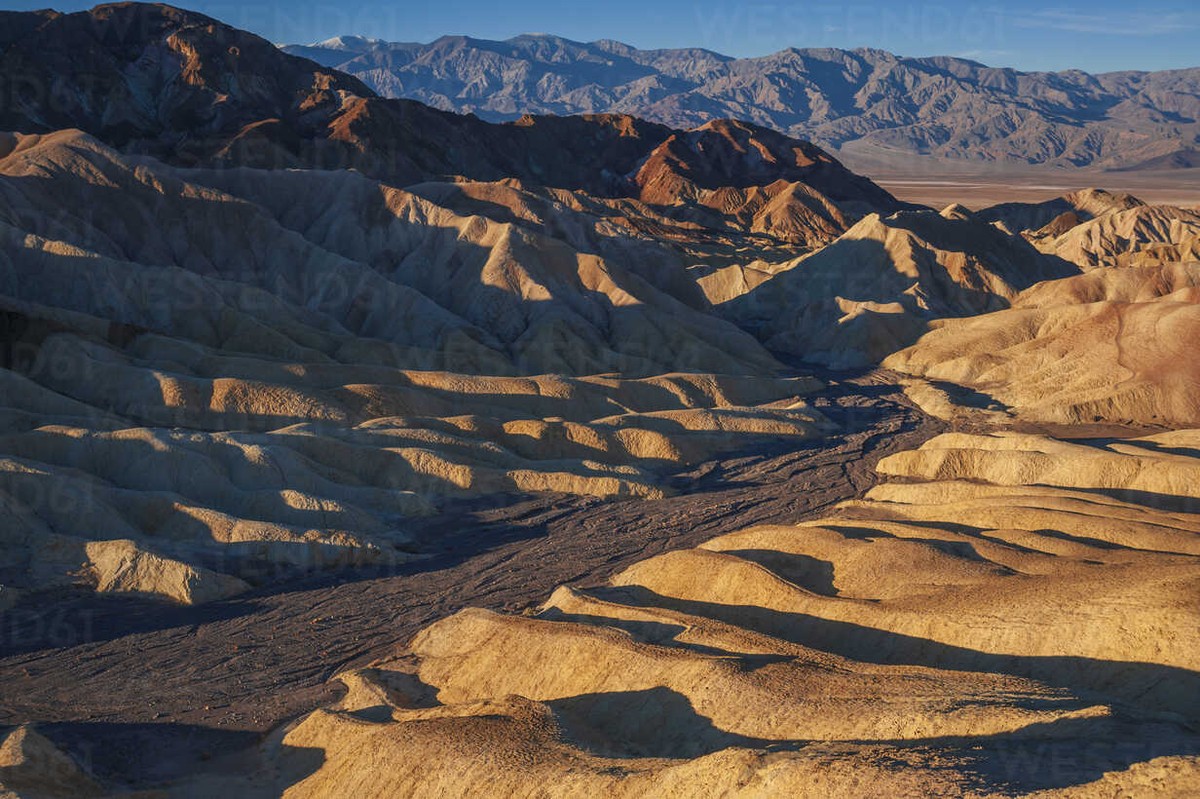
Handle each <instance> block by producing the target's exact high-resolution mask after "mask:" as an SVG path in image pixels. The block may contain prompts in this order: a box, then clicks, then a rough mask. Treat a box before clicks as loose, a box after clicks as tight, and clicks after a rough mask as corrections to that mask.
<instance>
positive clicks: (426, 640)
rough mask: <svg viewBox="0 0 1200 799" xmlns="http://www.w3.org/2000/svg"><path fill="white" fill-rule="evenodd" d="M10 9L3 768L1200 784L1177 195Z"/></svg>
mask: <svg viewBox="0 0 1200 799" xmlns="http://www.w3.org/2000/svg"><path fill="white" fill-rule="evenodd" d="M0 22H2V23H3V25H0V76H2V77H3V81H4V91H5V94H4V96H5V97H6V101H5V103H4V104H3V106H2V107H0V130H3V131H5V132H3V133H0V385H2V387H3V390H2V391H0V508H2V510H3V515H4V522H3V523H2V524H0V549H2V552H3V558H0V696H2V697H3V701H2V702H0V725H3V726H2V727H0V796H16V797H50V798H51V799H58V797H75V796H130V797H133V796H138V797H148V796H164V797H199V796H213V795H222V794H223V795H232V796H251V797H255V796H262V797H267V796H289V797H304V796H314V797H341V796H355V797H373V796H379V797H384V796H554V797H557V796H564V797H565V796H580V797H583V796H597V795H614V796H773V795H814V794H821V795H828V796H846V797H861V796H881V797H882V796H888V797H892V796H926V795H939V796H1013V795H1033V796H1047V797H1049V796H1056V797H1057V796H1061V797H1076V796H1077V797H1091V796H1096V797H1102V796H1103V797H1107V796H1150V795H1154V796H1189V795H1196V793H1197V792H1200V702H1198V697H1200V399H1198V397H1200V359H1197V357H1196V354H1195V345H1196V343H1197V342H1200V311H1198V309H1200V211H1197V210H1196V209H1195V208H1189V207H1183V206H1181V205H1172V204H1168V203H1163V202H1152V203H1148V202H1145V201H1143V200H1142V199H1139V198H1138V197H1137V196H1134V195H1133V194H1129V193H1125V192H1120V191H1104V190H1101V189H1085V190H1074V191H1064V192H1061V193H1060V194H1059V196H1036V197H1035V196H1025V197H1023V198H1020V199H1016V200H1013V199H1011V198H1010V199H1009V200H1008V201H1006V202H1003V203H999V204H982V203H978V202H973V201H972V202H970V203H969V204H959V203H950V204H946V205H945V206H944V207H940V208H930V207H927V206H925V205H921V204H919V203H917V202H914V201H911V200H913V199H915V198H913V197H908V198H905V197H897V196H894V195H893V194H892V193H889V191H887V190H885V189H884V188H881V187H880V185H878V184H876V183H874V182H873V181H871V180H870V179H868V178H866V177H863V176H860V175H857V174H855V173H853V172H851V171H850V170H849V169H847V168H846V167H844V166H843V165H842V164H841V163H840V162H839V161H838V160H837V159H836V158H834V157H833V156H831V155H830V154H829V153H827V152H826V151H824V150H822V149H821V148H819V147H817V146H815V145H813V144H811V143H808V142H804V141H800V140H797V139H793V138H789V137H788V136H787V135H785V134H783V133H780V132H778V131H775V130H771V129H769V128H765V127H760V126H758V125H754V124H751V123H749V122H741V121H735V120H724V119H717V120H710V121H707V122H704V123H703V124H701V125H699V126H697V127H694V128H690V129H674V128H671V127H668V126H666V125H662V124H656V123H650V122H645V121H642V120H639V119H636V118H634V117H630V116H623V115H620V114H603V115H586V116H575V117H553V116H533V115H525V116H521V117H519V118H517V119H515V120H513V121H511V122H505V123H490V122H485V121H483V120H480V119H478V118H476V117H474V116H460V115H456V114H453V113H449V112H445V111H439V110H436V109H433V108H430V107H427V106H424V105H422V104H420V103H418V102H415V101H411V100H399V99H388V98H385V97H380V96H378V95H377V94H376V93H375V92H374V91H372V90H371V89H370V88H368V87H367V85H365V84H364V83H362V82H361V81H359V80H358V79H357V78H355V77H352V76H350V75H347V74H343V73H341V72H338V71H336V70H334V69H331V68H328V67H325V66H321V65H320V64H318V63H315V62H313V61H308V60H306V59H304V58H300V57H297V56H294V55H289V54H288V53H286V52H284V51H283V50H281V49H279V48H277V47H275V46H273V45H271V44H270V43H268V42H266V41H265V40H263V39H261V38H259V37H257V36H255V35H253V34H250V33H247V32H244V31H240V30H237V29H235V28H231V27H229V26H226V25H224V24H222V23H220V22H217V21H216V20H213V19H210V18H208V17H205V16H203V15H200V14H196V13H193V12H189V11H183V10H180V9H175V8H171V7H168V6H161V5H142V4H130V3H123V4H117V5H108V6H98V7H97V8H95V9H92V10H91V11H85V12H78V13H71V14H59V13H57V12H50V11H43V12H29V13H18V12H0ZM39 89H40V91H39ZM967 199H969V198H964V201H966V200H967Z"/></svg>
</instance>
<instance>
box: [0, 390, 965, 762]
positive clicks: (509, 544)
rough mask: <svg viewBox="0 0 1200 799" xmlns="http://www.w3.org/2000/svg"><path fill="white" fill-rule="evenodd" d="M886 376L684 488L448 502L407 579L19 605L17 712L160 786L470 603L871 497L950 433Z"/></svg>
mask: <svg viewBox="0 0 1200 799" xmlns="http://www.w3.org/2000/svg"><path fill="white" fill-rule="evenodd" d="M884 380H885V378H884V377H883V376H879V375H875V376H867V377H864V378H862V379H860V380H857V381H854V383H846V384H842V385H840V386H835V387H833V388H832V389H831V390H830V391H828V392H826V393H825V394H824V395H823V396H822V397H821V398H820V399H817V400H815V401H814V404H816V405H818V406H819V407H821V408H822V410H823V411H825V412H826V413H827V414H828V415H829V416H830V417H831V418H833V419H834V420H835V421H837V422H838V423H839V424H841V425H842V427H843V430H845V432H844V433H842V434H840V435H837V436H834V437H832V438H831V439H825V440H820V441H813V442H808V443H806V444H805V445H804V446H803V447H802V448H799V449H794V448H793V449H790V450H788V451H777V452H774V453H765V454H757V455H753V456H745V457H739V458H730V459H725V460H721V461H713V462H710V463H706V464H703V465H702V466H700V467H699V468H697V469H695V470H693V471H692V472H691V473H689V474H687V475H680V476H678V477H676V478H674V481H675V483H676V487H677V488H679V489H680V490H682V491H686V492H687V493H683V494H681V495H679V496H675V497H672V498H668V499H664V500H658V501H638V500H629V501H615V502H614V501H608V502H604V501H599V500H588V499H581V498H578V497H539V498H536V499H531V500H522V501H517V502H512V501H509V503H508V504H500V505H495V504H494V503H495V502H496V501H495V500H493V506H492V507H488V506H487V505H485V504H477V505H476V506H474V507H466V506H464V507H459V508H457V509H455V510H452V511H448V512H446V513H444V514H442V515H440V516H438V517H436V518H433V519H431V520H428V521H427V522H425V523H424V526H423V529H422V531H421V532H422V535H423V536H425V537H427V538H428V540H430V541H431V542H440V544H441V546H440V549H439V551H437V554H436V555H435V556H434V557H433V558H432V559H430V560H427V561H423V562H420V563H416V564H410V565H408V566H405V567H402V568H401V569H399V570H397V571H394V572H392V573H390V574H373V575H361V574H360V575H354V576H353V578H352V579H351V578H348V577H347V576H345V575H342V576H341V577H329V576H323V577H319V578H313V579H310V580H306V581H303V582H293V583H291V584H289V585H287V586H286V587H285V588H284V589H282V590H281V589H280V588H278V587H276V588H275V589H274V590H272V591H263V592H260V593H258V594H255V595H251V596H248V597H241V598H238V599H236V600H232V601H226V602H219V603H214V604H210V605H204V606H200V607H195V608H164V607H163V606H162V605H161V604H156V603H154V604H152V603H147V602H142V601H137V600H129V599H120V598H111V597H95V596H92V595H90V594H89V595H85V596H80V595H76V596H63V597H59V598H57V599H56V600H54V601H46V600H44V599H43V600H40V601H39V602H38V603H37V605H36V607H19V608H17V609H16V611H14V612H13V613H10V614H9V616H8V617H7V622H6V623H5V625H4V629H3V630H0V697H3V699H2V700H0V724H15V723H20V722H26V721H35V722H39V723H40V724H41V725H42V726H41V729H42V730H43V731H44V732H46V733H47V734H49V735H50V737H52V738H54V739H56V740H57V741H58V742H59V743H60V744H62V745H65V746H67V747H68V748H69V749H71V750H72V751H73V752H74V753H75V754H76V756H77V757H79V758H80V759H82V760H83V761H85V763H86V764H88V765H90V766H91V767H92V768H93V769H95V770H96V771H97V773H98V774H100V775H102V776H108V777H112V778H119V779H125V780H129V781H131V782H132V781H134V777H135V775H136V778H137V779H136V782H138V783H140V784H147V783H149V782H153V781H154V780H156V779H165V778H167V777H169V776H171V775H172V774H177V773H180V771H184V770H190V769H192V768H194V767H196V766H198V765H199V762H201V761H204V760H207V759H209V758H210V757H213V756H217V755H220V754H222V753H225V752H229V751H232V750H235V749H238V748H241V747H244V746H245V745H247V744H249V743H253V742H254V741H256V740H258V738H259V736H260V735H261V733H262V732H263V731H266V730H269V729H271V728H273V727H275V726H277V725H278V724H280V723H282V722H284V721H286V720H288V719H291V718H294V717H296V716H298V715H300V714H303V713H305V712H307V711H308V710H311V709H312V708H315V707H317V706H318V705H321V704H323V703H326V702H328V701H330V700H332V699H333V698H334V697H335V696H336V691H337V688H336V686H335V685H330V684H329V682H328V680H329V678H330V677H331V676H332V675H333V674H335V673H337V672H339V671H341V670H343V669H344V668H346V667H347V666H350V665H353V664H361V663H365V662H368V661H370V660H372V659H375V658H378V657H380V656H382V655H384V654H387V653H389V652H391V651H393V650H395V649H396V648H397V647H399V646H402V645H403V644H404V643H406V642H407V640H408V639H409V638H410V637H411V636H412V635H413V634H414V633H415V632H416V631H418V630H419V629H421V628H422V627H424V626H426V625H428V624H429V623H431V622H433V621H435V620H437V619H440V618H443V617H445V616H447V615H449V614H452V613H454V612H456V611H458V610H459V609H461V608H463V607H466V606H479V607H486V608H492V609H507V610H520V609H522V608H525V607H529V606H531V605H534V604H537V603H538V602H540V601H542V600H544V599H545V598H546V597H547V596H548V595H549V594H550V592H551V591H552V590H553V589H554V588H555V587H556V586H558V585H561V584H563V583H573V584H580V585H587V584H596V583H599V582H602V581H604V580H605V579H606V578H608V577H609V576H610V575H611V574H613V573H614V572H616V571H619V570H621V569H623V568H625V567H626V566H628V565H630V564H631V563H634V562H636V561H639V560H643V559H645V558H647V557H650V556H652V555H655V554H657V553H660V552H664V551H667V550H671V549H678V548H682V547H691V546H694V545H696V544H698V543H700V542H702V541H704V540H707V539H709V538H712V537H713V536H716V535H720V534H722V533H726V532H731V531H733V530H736V529H740V528H742V527H745V526H747V525H750V524H754V523H758V522H764V521H771V522H781V523H786V522H789V521H797V520H800V519H804V518H807V517H811V516H814V515H816V514H818V513H820V512H822V511H823V510H825V509H826V508H828V507H829V506H830V505H831V504H833V503H835V502H839V501H841V500H844V499H848V498H852V497H856V496H861V494H862V493H863V492H864V491H866V489H867V488H869V487H870V486H871V485H872V484H873V483H874V480H875V477H874V472H873V470H872V469H873V466H874V464H875V462H876V461H877V460H878V459H879V458H880V457H882V456H884V455H886V454H888V453H891V452H895V451H898V450H902V449H909V448H912V447H914V446H917V445H919V444H920V443H921V442H922V441H924V440H925V439H927V438H929V437H930V436H932V435H934V434H936V433H938V432H941V431H942V430H944V429H945V425H943V424H942V423H939V422H937V421H936V420H932V419H929V418H928V417H926V416H924V415H922V414H921V413H920V412H918V411H916V410H914V409H913V408H912V406H911V404H910V403H908V402H907V400H905V398H904V397H903V395H902V394H901V393H900V392H899V390H898V389H897V388H896V387H895V386H894V385H888V384H887V383H886V382H883V381H884ZM0 618H5V617H0Z"/></svg>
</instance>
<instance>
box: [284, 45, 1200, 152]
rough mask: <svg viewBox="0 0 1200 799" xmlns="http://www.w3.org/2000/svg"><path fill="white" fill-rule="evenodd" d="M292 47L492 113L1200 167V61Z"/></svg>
mask: <svg viewBox="0 0 1200 799" xmlns="http://www.w3.org/2000/svg"><path fill="white" fill-rule="evenodd" d="M284 49H285V50H286V51H287V52H290V53H294V54H296V55H303V56H305V57H307V58H311V59H313V60H315V61H319V62H320V63H322V64H325V65H326V66H331V67H336V68H337V69H339V70H341V71H343V72H347V73H349V74H352V75H355V76H356V77H358V78H360V79H362V80H363V82H365V83H366V84H367V85H369V86H371V87H372V88H373V89H375V90H376V91H378V92H379V93H380V94H382V95H384V96H388V97H407V98H411V99H415V100H420V101H421V102H424V103H428V104H429V105H431V106H433V107H435V108H442V109H446V110H452V111H459V112H468V111H469V112H472V113H474V114H477V115H479V116H480V117H482V118H484V119H491V120H508V119H516V118H518V117H520V116H521V115H523V114H526V113H533V114H580V113H623V114H631V115H633V116H636V117H639V118H641V119H646V120H650V121H653V122H659V123H662V124H666V125H670V126H672V127H694V126H696V125H701V124H704V123H705V122H708V121H709V120H712V119H719V118H725V117H729V118H734V119H743V120H747V121H750V122H754V123H755V124H758V125H762V126H764V127H770V128H774V129H775V130H779V131H782V132H784V133H787V134H788V135H790V136H795V137H798V138H802V139H807V140H809V141H812V142H813V143H815V144H818V145H820V146H822V147H825V148H827V149H831V150H833V151H835V152H840V153H842V154H843V155H844V156H845V157H846V158H848V159H857V160H858V161H862V162H863V163H879V162H882V163H890V164H898V163H903V161H902V160H901V159H903V158H908V157H911V156H913V155H918V154H919V155H933V156H939V157H942V158H948V159H954V160H967V161H984V162H1009V163H1028V164H1050V165H1055V166H1075V167H1079V166H1095V167H1104V168H1118V167H1119V168H1188V167H1195V166H1197V165H1200V67H1197V68H1195V69H1182V70H1171V71H1164V72H1113V73H1106V74H1099V75H1089V74H1087V73H1084V72H1080V71H1067V72H1019V71H1016V70H1013V69H1007V68H1004V69H999V68H991V67H987V66H984V65H983V64H980V63H977V62H975V61H969V60H966V59H962V58H952V57H948V56H947V57H936V58H905V57H902V56H897V55H894V54H892V53H888V52H885V51H882V50H872V49H858V50H849V51H848V50H835V49H803V48H789V49H787V50H782V51H780V52H778V53H772V54H771V55H766V56H762V57H759V58H731V57H729V56H724V55H720V54H719V53H714V52H711V51H708V50H702V49H695V48H693V49H680V50H638V49H636V48H633V47H630V46H628V45H625V44H622V43H620V42H615V41H607V40H602V41H596V42H591V43H582V42H573V41H570V40H567V39H563V38H560V37H557V36H551V35H544V34H530V35H524V36H517V37H514V38H512V39H507V40H505V41H490V40H486V39H473V38H469V37H465V36H445V37H442V38H440V39H438V40H436V41H434V42H430V43H429V44H417V43H392V42H382V41H378V40H374V39H366V38H363V37H359V36H340V37H336V38H334V39H329V40H327V41H324V42H318V43H316V44H312V45H288V46H286V47H284Z"/></svg>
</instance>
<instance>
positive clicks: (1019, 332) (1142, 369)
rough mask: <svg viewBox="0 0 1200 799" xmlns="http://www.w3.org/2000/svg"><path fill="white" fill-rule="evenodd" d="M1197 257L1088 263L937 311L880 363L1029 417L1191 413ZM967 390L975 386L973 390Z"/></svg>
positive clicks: (1174, 422)
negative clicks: (977, 305)
mask: <svg viewBox="0 0 1200 799" xmlns="http://www.w3.org/2000/svg"><path fill="white" fill-rule="evenodd" d="M1197 341H1200V265H1197V264H1171V265H1166V266H1149V267H1139V268H1132V267H1131V268H1107V269H1096V270H1094V271H1091V272H1088V273H1087V274H1085V275H1080V276H1078V277H1073V278H1068V279H1066V280H1055V281H1048V282H1045V283H1041V284H1038V285H1036V286H1033V287H1032V288H1030V289H1027V290H1026V291H1025V292H1023V293H1022V294H1021V295H1020V296H1019V297H1017V298H1016V299H1015V300H1014V301H1013V307H1012V308H1011V309H1008V310H1004V311H999V312H997V313H991V314H986V315H983V316H978V317H974V318H971V319H948V320H943V321H939V322H934V323H933V329H932V330H931V331H930V332H929V333H927V334H926V335H925V336H924V337H922V338H921V340H920V341H919V342H917V343H916V344H915V345H913V346H912V347H910V348H908V349H906V350H903V351H901V352H898V353H896V354H894V355H892V356H891V357H889V358H887V359H886V360H885V361H884V363H885V364H886V365H887V366H889V367H890V368H893V369H896V370H898V371H901V372H906V373H908V374H912V375H918V376H920V377H923V378H926V379H929V380H933V381H942V382H945V383H952V384H957V385H959V386H967V387H969V388H971V389H974V390H976V391H978V392H980V393H981V394H983V395H986V396H987V397H990V398H991V399H993V400H995V401H996V402H998V403H999V404H1001V405H1003V406H1008V407H1010V408H1011V409H1012V411H1013V412H1014V413H1015V414H1017V415H1018V416H1020V417H1022V418H1026V419H1030V420H1036V421H1047V422H1061V423H1068V424H1070V423H1078V422H1092V421H1101V420H1106V421H1115V422H1132V423H1136V424H1143V425H1168V426H1189V425H1197V424H1200V366H1197V361H1196V358H1195V342H1197ZM978 399H979V398H978V397H977V398H976V401H977V400H978Z"/></svg>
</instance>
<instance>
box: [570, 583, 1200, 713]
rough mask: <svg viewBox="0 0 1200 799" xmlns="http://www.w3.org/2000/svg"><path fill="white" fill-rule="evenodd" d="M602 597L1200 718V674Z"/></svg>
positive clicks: (855, 654) (838, 650)
mask: <svg viewBox="0 0 1200 799" xmlns="http://www.w3.org/2000/svg"><path fill="white" fill-rule="evenodd" d="M589 592H590V593H593V594H594V595H595V596H597V598H599V599H602V600H607V601H613V602H618V603H621V604H628V605H633V606H635V607H646V608H654V607H659V608H667V609H669V610H674V611H677V612H680V613H687V614H690V615H695V616H700V617H707V618H712V619H716V620H718V621H722V622H725V623H728V624H731V625H734V626H740V627H745V628H748V629H751V630H754V631H756V632H761V633H765V634H767V635H771V636H773V637H776V638H779V639H782V640H784V641H788V642H791V643H795V644H800V645H803V646H810V647H814V648H817V649H820V650H822V651H825V652H830V653H832V654H836V655H840V656H842V657H845V658H849V659H852V660H857V661H861V662H864V663H876V664H881V665H909V666H924V667H928V668H935V669H950V670H955V671H976V672H985V673H993V674H1013V675H1018V676H1022V677H1028V678H1031V679H1034V680H1038V681H1039V682H1042V683H1045V684H1047V685H1050V686H1054V687H1058V688H1063V689H1066V690H1067V691H1070V692H1071V693H1074V694H1077V695H1080V696H1083V697H1092V698H1097V699H1099V700H1101V701H1114V700H1116V701H1118V702H1123V703H1126V704H1128V705H1129V706H1130V707H1136V708H1137V709H1139V710H1141V711H1148V712H1162V713H1169V714H1181V715H1182V716H1184V717H1186V718H1188V719H1191V720H1192V721H1193V722H1195V721H1197V720H1200V672H1195V671H1190V670H1188V669H1183V668H1178V667H1174V666H1164V665H1160V664H1154V663H1139V662H1123V661H1108V660H1099V659H1095V658H1089V657H1079V656H1069V655H1061V656H1053V655H1047V656H1043V655H999V654H992V653H988V652H982V651H979V650H975V649H970V648H967V647H960V646H954V645H952V644H944V643H940V642H938V641H934V640H930V639H926V638H918V637H914V636H910V635H905V634H903V633H895V632H891V631H888V630H881V629H877V628H873V627H865V626H863V625H859V624H854V623H851V622H843V621H835V620H831V619H824V618H821V617H819V616H812V615H809V614H804V613H787V612H783V611H777V610H771V609H768V608H763V607H757V606H746V605H723V604H718V603H714V602H701V601H694V600H685V599H677V598H673V597H665V596H661V595H659V594H656V593H654V592H653V591H650V590H648V589H646V588H643V587H641V586H622V587H607V588H597V589H590V591H589Z"/></svg>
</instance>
